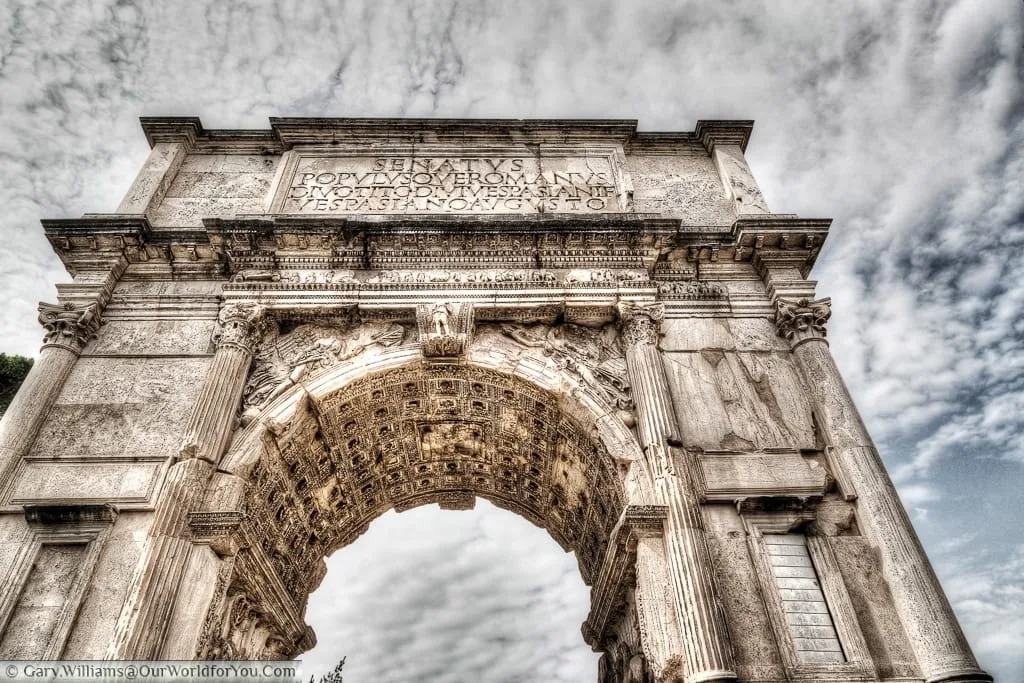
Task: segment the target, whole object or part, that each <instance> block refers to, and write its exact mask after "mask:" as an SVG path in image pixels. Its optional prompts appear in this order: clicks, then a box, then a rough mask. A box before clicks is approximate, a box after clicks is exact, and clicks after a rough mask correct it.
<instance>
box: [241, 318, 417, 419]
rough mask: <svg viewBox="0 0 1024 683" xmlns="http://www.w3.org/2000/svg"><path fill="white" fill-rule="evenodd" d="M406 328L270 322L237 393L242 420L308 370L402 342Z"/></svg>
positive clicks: (389, 325) (317, 369)
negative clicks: (284, 325) (286, 325)
mask: <svg viewBox="0 0 1024 683" xmlns="http://www.w3.org/2000/svg"><path fill="white" fill-rule="evenodd" d="M405 336H406V329H405V328H404V327H403V326H402V325H400V324H398V323H394V322H391V323H388V322H370V323H362V324H352V325H342V326H328V325H320V324H301V325H298V326H297V327H294V328H292V329H287V328H284V329H282V327H281V326H279V325H274V326H271V329H270V330H268V332H267V333H266V334H265V336H264V338H263V340H262V342H261V343H260V346H259V348H258V350H257V352H256V359H255V367H254V369H253V371H252V373H251V374H250V375H249V381H248V383H247V384H246V387H245V392H244V394H243V398H242V411H243V412H242V421H243V422H245V423H247V422H249V421H250V420H251V419H252V418H253V417H254V416H255V415H256V414H257V413H258V412H259V410H260V409H261V408H262V407H263V406H265V405H267V404H268V403H270V402H271V401H273V400H274V399H275V398H277V397H278V396H280V395H281V394H283V393H285V392H286V391H287V390H288V389H289V388H291V387H293V386H295V385H296V384H298V383H299V382H301V381H302V380H303V379H304V378H305V377H307V376H308V375H310V374H311V373H314V372H318V371H320V370H325V369H327V368H330V367H334V366H336V365H338V364H339V363H342V362H344V361H347V360H351V359H353V358H355V357H356V356H359V355H360V354H362V353H363V352H364V351H366V350H367V349H370V348H390V347H393V346H397V345H398V344H401V343H402V341H403V340H404V339H405Z"/></svg>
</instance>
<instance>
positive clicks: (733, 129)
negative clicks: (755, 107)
mask: <svg viewBox="0 0 1024 683" xmlns="http://www.w3.org/2000/svg"><path fill="white" fill-rule="evenodd" d="M753 130H754V122H753V121H750V120H747V121H729V120H709V121H698V122H697V128H696V130H695V131H694V135H695V136H696V137H697V138H698V139H699V140H700V141H701V143H703V145H704V147H705V149H707V151H708V154H711V153H712V152H714V151H715V146H716V145H737V146H738V147H739V148H740V149H741V150H743V151H744V152H746V151H747V143H748V142H749V141H750V134H751V132H753Z"/></svg>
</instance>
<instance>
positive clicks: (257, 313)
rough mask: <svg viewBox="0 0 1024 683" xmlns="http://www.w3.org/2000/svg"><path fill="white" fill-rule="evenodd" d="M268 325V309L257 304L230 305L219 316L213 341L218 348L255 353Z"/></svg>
mask: <svg viewBox="0 0 1024 683" xmlns="http://www.w3.org/2000/svg"><path fill="white" fill-rule="evenodd" d="M265 325H266V309H265V308H264V307H263V306H261V305H260V304H257V303H249V302H241V303H232V304H228V305H226V306H224V307H222V308H221V309H220V314H219V315H218V316H217V330H216V331H215V332H214V334H213V341H214V343H215V344H216V345H217V346H234V347H236V348H239V349H242V350H243V351H246V352H248V353H250V354H251V353H253V352H254V351H255V349H256V345H257V344H258V343H259V340H260V333H261V332H262V330H263V329H264V326H265Z"/></svg>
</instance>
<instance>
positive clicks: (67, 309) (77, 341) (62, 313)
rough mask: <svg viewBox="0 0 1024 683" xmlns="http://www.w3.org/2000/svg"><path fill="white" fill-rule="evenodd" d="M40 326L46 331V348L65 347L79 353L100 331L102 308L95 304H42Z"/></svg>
mask: <svg viewBox="0 0 1024 683" xmlns="http://www.w3.org/2000/svg"><path fill="white" fill-rule="evenodd" d="M39 324H40V325H42V326H43V327H44V328H45V329H46V334H45V335H44V336H43V345H44V346H46V345H50V344H53V345H57V346H63V347H65V348H68V349H70V350H72V351H74V352H76V353H78V352H79V351H81V350H82V348H83V347H84V346H85V345H86V344H88V343H89V340H90V339H92V338H93V337H95V336H96V332H97V331H98V330H99V329H100V307H99V304H97V303H95V302H93V303H91V304H83V305H79V306H76V305H75V304H71V303H67V304H48V303H43V302H40V303H39Z"/></svg>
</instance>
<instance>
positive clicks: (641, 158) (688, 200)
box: [626, 155, 736, 227]
mask: <svg viewBox="0 0 1024 683" xmlns="http://www.w3.org/2000/svg"><path fill="white" fill-rule="evenodd" d="M626 169H627V170H628V171H629V173H630V175H631V177H632V179H633V208H634V210H636V211H637V212H640V213H661V214H667V215H671V216H678V217H679V218H680V220H681V221H682V222H683V224H684V225H701V226H721V227H725V226H728V225H730V224H731V223H732V221H733V220H734V219H735V218H736V212H735V209H734V208H733V206H732V202H731V201H730V200H729V197H728V196H727V195H726V191H725V188H724V187H723V185H722V181H721V179H720V178H719V175H718V172H717V171H716V170H715V167H714V164H713V163H712V161H711V160H710V159H708V158H707V157H706V156H703V155H701V156H697V155H693V156H647V155H635V156H634V155H630V156H627V157H626Z"/></svg>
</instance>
